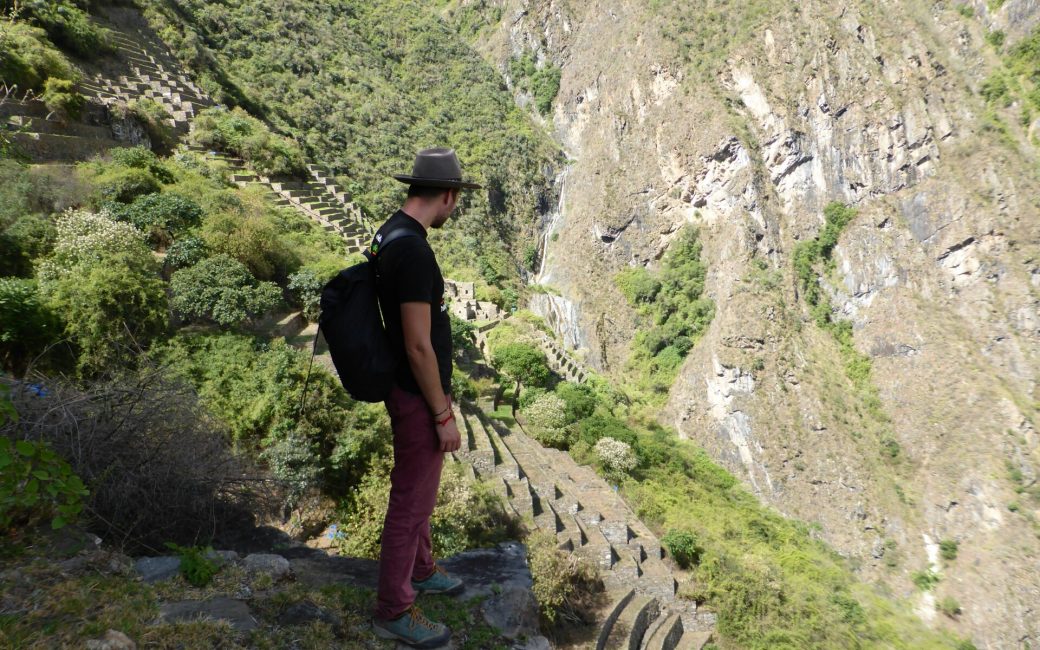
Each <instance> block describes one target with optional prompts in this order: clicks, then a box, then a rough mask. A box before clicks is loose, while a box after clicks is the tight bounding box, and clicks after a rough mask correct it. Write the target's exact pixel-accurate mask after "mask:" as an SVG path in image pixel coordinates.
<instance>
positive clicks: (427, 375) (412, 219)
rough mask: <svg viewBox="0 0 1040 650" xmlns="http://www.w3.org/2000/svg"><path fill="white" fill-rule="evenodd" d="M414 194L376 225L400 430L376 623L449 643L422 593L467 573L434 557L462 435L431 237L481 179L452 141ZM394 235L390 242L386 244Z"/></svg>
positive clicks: (425, 165)
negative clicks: (447, 568) (443, 495)
mask: <svg viewBox="0 0 1040 650" xmlns="http://www.w3.org/2000/svg"><path fill="white" fill-rule="evenodd" d="M394 178H396V179H397V180H399V181H401V182H402V183H406V184H408V186H409V187H408V198H407V199H406V201H405V203H404V205H403V206H402V208H401V209H400V210H398V211H397V212H396V213H395V214H394V215H393V216H392V217H390V219H388V220H387V222H386V223H385V224H383V225H382V226H381V227H380V228H379V230H378V231H377V233H376V236H375V241H374V243H373V251H372V252H373V253H375V254H376V255H377V258H376V264H377V267H376V268H377V270H378V278H379V280H378V291H379V303H380V306H381V308H382V310H383V319H384V321H385V325H386V330H387V334H388V336H389V338H390V342H391V347H392V348H393V349H394V351H395V355H396V357H397V377H396V381H395V384H396V385H395V386H394V388H393V390H392V391H391V393H390V396H389V398H387V400H386V409H387V411H388V412H389V413H390V423H391V426H392V428H393V433H394V469H393V471H392V472H391V474H390V505H389V508H388V509H387V512H386V520H385V521H384V523H383V536H382V548H381V551H380V556H379V590H378V596H377V601H378V602H377V605H376V612H375V616H374V618H373V622H372V624H373V630H374V631H375V633H376V634H377V635H378V636H380V637H382V638H386V639H396V640H398V641H402V642H404V643H406V644H408V645H411V646H413V647H417V648H433V647H437V646H440V645H443V644H445V643H447V641H448V639H450V638H451V630H449V629H448V628H447V627H446V626H444V625H443V624H440V623H434V622H432V621H430V620H428V619H427V618H426V617H425V616H423V614H422V612H420V611H419V609H418V608H417V607H415V605H414V602H415V597H416V592H425V593H431V594H455V593H459V592H461V591H462V590H463V584H462V581H461V580H459V579H457V578H452V577H450V576H449V575H448V574H447V573H446V572H444V570H443V569H441V568H440V567H438V566H437V565H436V564H435V563H434V560H433V547H432V542H431V539H430V515H431V514H432V513H433V507H434V505H435V504H436V501H437V489H438V487H439V485H440V477H441V466H442V465H443V462H444V454H445V452H451V451H456V450H457V449H458V448H459V446H460V444H461V436H460V435H459V429H458V426H457V425H456V422H455V418H454V414H453V411H452V404H451V355H452V350H451V323H450V321H449V318H448V312H447V308H446V306H445V304H444V278H443V277H442V276H441V271H440V268H439V267H438V266H437V260H436V258H435V257H434V254H433V249H431V248H430V245H429V243H428V242H427V241H426V237H427V230H429V229H430V228H440V227H442V226H443V225H444V224H445V222H447V220H448V217H449V216H450V215H451V213H452V212H453V211H454V210H455V206H456V204H457V202H458V198H459V192H460V191H461V190H462V189H479V188H480V185H477V184H476V183H469V182H465V181H463V180H462V167H461V166H460V165H459V161H458V158H457V157H456V156H455V152H454V151H453V150H451V149H444V148H436V149H425V150H423V151H420V152H419V153H418V155H416V157H415V162H414V165H413V167H412V173H411V174H410V175H404V174H398V175H395V176H394ZM395 232H396V233H398V234H396V235H394V237H393V239H394V241H393V243H392V244H391V243H390V242H389V241H388V242H387V246H386V250H385V251H380V250H379V246H380V244H381V243H382V242H383V241H384V240H385V239H387V238H388V236H390V234H391V233H395Z"/></svg>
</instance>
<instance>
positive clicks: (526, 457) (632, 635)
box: [455, 401, 714, 650]
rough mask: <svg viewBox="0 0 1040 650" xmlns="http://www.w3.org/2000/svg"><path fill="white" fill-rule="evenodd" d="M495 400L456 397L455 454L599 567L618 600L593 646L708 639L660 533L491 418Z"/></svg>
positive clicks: (586, 472) (563, 461) (707, 619)
mask: <svg viewBox="0 0 1040 650" xmlns="http://www.w3.org/2000/svg"><path fill="white" fill-rule="evenodd" d="M492 406H493V405H492V404H491V403H490V401H488V402H486V403H482V404H481V405H480V406H479V407H478V406H476V405H474V404H471V403H463V404H461V405H456V411H455V416H456V418H457V420H458V423H459V430H460V433H462V434H463V439H464V440H463V448H462V449H461V450H460V451H459V452H458V453H457V454H456V460H459V461H462V462H466V463H468V464H469V465H471V466H472V468H473V473H474V475H475V476H476V477H479V478H481V479H485V480H489V481H491V482H492V484H493V485H494V486H495V487H496V489H497V491H498V492H499V493H500V494H501V495H502V496H503V497H504V498H505V500H506V502H507V503H508V504H509V506H510V507H511V508H512V509H513V511H515V512H516V513H517V515H519V516H521V517H523V518H524V519H526V520H529V521H531V522H533V523H534V525H535V526H536V527H537V528H539V529H542V530H547V531H550V532H552V533H553V534H555V535H556V538H557V540H558V541H559V548H561V549H563V550H566V551H569V552H572V553H576V554H578V555H580V556H582V557H584V558H587V559H589V560H590V561H592V562H595V563H596V565H597V566H598V567H599V569H600V573H601V575H602V576H603V579H604V584H605V585H606V588H607V591H608V593H609V594H610V596H611V599H612V601H613V604H612V606H611V607H610V609H609V610H608V611H607V613H606V615H605V618H604V621H603V623H602V626H601V628H600V631H599V635H598V637H597V641H596V648H597V649H602V648H633V649H651V648H652V649H655V650H656V649H662V650H672V649H675V648H681V649H688V648H696V649H699V648H702V647H703V646H704V645H706V644H707V643H708V642H709V641H710V640H711V636H712V634H711V631H712V628H713V627H714V616H713V615H711V614H707V613H703V612H697V608H696V605H695V604H694V603H692V602H687V601H680V600H679V599H678V598H676V587H677V583H676V581H675V578H674V577H673V576H672V571H671V569H670V568H669V566H668V565H667V564H666V563H665V562H664V561H663V559H662V558H663V551H662V549H661V543H660V541H659V540H658V539H657V537H656V536H655V535H654V534H653V533H652V532H651V531H650V530H649V529H648V528H647V527H646V526H645V525H644V524H643V523H642V522H641V521H639V519H638V518H637V517H636V516H635V514H634V513H633V512H632V510H631V509H630V508H629V507H628V505H627V504H626V503H625V502H624V501H623V500H622V499H621V497H619V496H618V495H617V494H616V493H615V492H614V490H613V489H612V488H611V487H610V486H609V485H608V484H607V483H606V481H604V480H603V479H602V478H600V477H599V476H598V475H597V474H596V473H595V472H593V471H592V470H591V469H589V468H588V467H582V466H580V465H578V464H577V463H576V462H574V460H573V459H572V458H571V457H570V455H568V454H567V453H566V452H563V451H559V450H557V449H550V448H546V447H543V446H541V445H540V444H539V443H538V442H537V441H535V440H534V439H532V438H530V437H529V436H527V435H526V434H525V433H523V431H521V430H519V428H513V429H510V428H508V427H506V426H504V425H503V424H502V423H501V422H500V421H498V420H493V419H491V418H490V417H488V416H487V413H488V412H490V411H491V408H492Z"/></svg>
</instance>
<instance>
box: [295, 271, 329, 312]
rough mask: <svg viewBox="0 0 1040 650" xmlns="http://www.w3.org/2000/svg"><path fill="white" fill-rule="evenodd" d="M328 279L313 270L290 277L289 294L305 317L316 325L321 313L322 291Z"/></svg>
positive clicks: (298, 272) (299, 272)
mask: <svg viewBox="0 0 1040 650" xmlns="http://www.w3.org/2000/svg"><path fill="white" fill-rule="evenodd" d="M327 280H328V278H324V277H322V276H320V275H318V273H317V272H316V271H314V270H313V269H300V270H299V271H297V272H296V273H293V274H292V275H290V276H289V285H288V286H287V287H286V288H287V289H289V293H290V294H291V295H292V297H293V300H294V301H295V303H296V305H297V306H299V307H300V308H301V309H302V311H303V317H304V318H306V319H307V320H308V321H310V322H312V323H314V322H317V320H318V313H319V311H320V301H321V290H322V288H324V286H325V283H326V282H327Z"/></svg>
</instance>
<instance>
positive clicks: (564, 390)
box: [555, 381, 599, 424]
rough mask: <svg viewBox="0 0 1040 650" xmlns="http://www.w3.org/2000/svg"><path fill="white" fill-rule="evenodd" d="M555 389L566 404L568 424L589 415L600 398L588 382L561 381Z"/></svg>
mask: <svg viewBox="0 0 1040 650" xmlns="http://www.w3.org/2000/svg"><path fill="white" fill-rule="evenodd" d="M555 391H556V394H557V395H558V396H559V397H560V398H561V399H563V401H564V403H565V404H566V406H565V410H566V414H567V424H573V423H575V422H577V421H578V420H582V419H584V418H587V417H589V416H590V415H592V414H593V412H594V411H595V410H596V405H597V404H598V403H599V398H597V397H596V394H595V392H594V391H593V389H592V387H591V386H589V385H588V384H575V383H573V382H569V381H561V382H560V383H558V384H556V389H555Z"/></svg>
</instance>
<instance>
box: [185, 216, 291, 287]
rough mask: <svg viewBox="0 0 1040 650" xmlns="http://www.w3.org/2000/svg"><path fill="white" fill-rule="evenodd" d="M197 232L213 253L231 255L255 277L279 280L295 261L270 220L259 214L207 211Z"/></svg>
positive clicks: (286, 274) (289, 270)
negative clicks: (208, 213) (211, 212)
mask: <svg viewBox="0 0 1040 650" xmlns="http://www.w3.org/2000/svg"><path fill="white" fill-rule="evenodd" d="M200 236H201V237H202V240H203V241H204V242H206V246H207V247H209V249H210V250H212V251H213V252H214V253H222V254H224V255H229V256H231V257H233V258H235V259H236V260H238V261H239V262H241V263H242V264H245V265H246V266H247V267H248V268H249V271H250V272H251V273H252V274H253V275H254V276H256V278H257V279H259V280H275V279H277V280H281V279H282V278H285V277H286V276H288V275H289V273H291V272H292V271H294V270H295V269H296V268H297V267H298V265H299V260H297V259H296V256H295V255H294V254H293V252H292V251H291V250H289V248H288V247H287V246H286V244H285V242H284V241H283V238H282V237H280V236H279V233H278V232H277V231H276V230H275V228H274V227H273V226H272V225H271V223H270V222H268V221H267V220H266V219H263V218H261V217H259V216H252V215H244V214H238V213H232V212H221V213H217V214H211V215H209V216H207V217H206V220H205V222H204V223H203V226H202V229H201V231H200Z"/></svg>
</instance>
